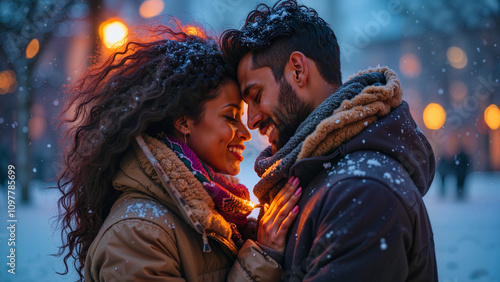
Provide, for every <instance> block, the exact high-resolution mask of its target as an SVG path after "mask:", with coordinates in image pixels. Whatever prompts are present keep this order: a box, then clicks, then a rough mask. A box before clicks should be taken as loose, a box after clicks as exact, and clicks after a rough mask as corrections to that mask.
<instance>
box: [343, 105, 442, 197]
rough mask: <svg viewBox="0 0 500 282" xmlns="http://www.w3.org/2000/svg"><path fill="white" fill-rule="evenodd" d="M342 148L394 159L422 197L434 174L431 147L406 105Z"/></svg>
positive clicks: (434, 167) (345, 151)
mask: <svg viewBox="0 0 500 282" xmlns="http://www.w3.org/2000/svg"><path fill="white" fill-rule="evenodd" d="M342 147H343V148H341V150H342V149H343V150H344V154H348V153H350V152H354V151H359V150H376V151H379V152H381V153H384V154H386V155H388V156H390V157H392V158H393V159H395V160H397V161H398V162H399V163H400V164H401V165H402V166H403V167H404V168H405V170H406V171H407V172H408V174H409V175H410V177H411V178H412V180H413V182H414V183H415V185H416V186H417V188H418V189H419V191H420V194H421V195H422V196H423V195H425V194H426V193H427V191H428V190H429V188H430V186H431V183H432V180H433V179H434V174H435V171H436V166H435V157H434V152H433V150H432V147H431V145H430V143H429V141H428V140H427V138H426V137H425V135H424V134H423V132H422V131H421V130H420V129H419V128H418V126H417V124H416V122H415V121H414V120H413V117H412V116H411V113H410V109H409V106H408V103H406V102H404V101H403V103H402V104H401V106H399V107H397V108H396V109H394V110H393V111H392V112H391V113H390V114H389V115H387V116H386V117H384V118H382V119H380V120H378V121H376V122H375V123H374V124H371V125H370V126H368V127H367V128H366V129H365V130H363V131H362V132H360V134H358V135H356V136H355V137H354V138H352V139H351V140H350V141H349V142H347V143H345V144H344V145H343V146H342Z"/></svg>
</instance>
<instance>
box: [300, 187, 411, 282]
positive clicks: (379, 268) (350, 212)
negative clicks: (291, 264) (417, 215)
mask: <svg viewBox="0 0 500 282" xmlns="http://www.w3.org/2000/svg"><path fill="white" fill-rule="evenodd" d="M318 195H319V194H318ZM321 197H323V199H322V200H320V202H321V205H320V206H319V207H317V208H318V214H319V216H318V222H317V233H316V238H314V243H313V245H312V248H311V250H310V252H309V255H308V257H307V259H306V260H305V261H304V262H302V265H301V269H300V271H302V275H303V280H304V281H327V280H328V281H329V280H331V279H332V278H333V280H336V281H405V280H406V278H407V275H408V265H409V263H408V259H407V255H406V250H407V249H409V248H410V246H409V244H411V242H412V230H413V227H412V222H411V220H410V218H409V215H408V212H407V210H406V208H405V207H404V205H403V204H402V203H401V201H400V200H399V199H398V196H397V195H396V194H395V193H393V192H392V191H391V190H390V189H389V187H387V186H385V185H384V184H382V183H380V182H378V181H377V180H373V179H364V180H363V181H361V180H360V179H347V180H344V181H342V182H341V183H340V184H339V183H337V184H336V185H334V186H333V187H330V189H328V190H327V192H326V194H324V195H321ZM294 271H297V269H294ZM302 275H301V276H302Z"/></svg>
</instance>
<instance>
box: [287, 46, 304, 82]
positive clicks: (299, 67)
mask: <svg viewBox="0 0 500 282" xmlns="http://www.w3.org/2000/svg"><path fill="white" fill-rule="evenodd" d="M288 65H289V71H290V72H291V74H292V76H293V78H292V81H294V82H296V83H297V85H298V86H299V87H304V86H305V85H306V82H307V77H308V75H309V68H308V65H307V57H306V56H305V55H304V54H303V53H302V52H299V51H295V52H293V53H292V54H290V59H289V60H288Z"/></svg>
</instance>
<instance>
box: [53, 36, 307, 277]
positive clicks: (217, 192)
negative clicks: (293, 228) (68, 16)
mask: <svg viewBox="0 0 500 282" xmlns="http://www.w3.org/2000/svg"><path fill="white" fill-rule="evenodd" d="M151 34H153V35H154V36H152V37H150V39H149V40H147V41H146V42H144V41H141V42H139V41H135V40H134V42H130V43H128V44H127V46H126V47H125V50H123V51H122V52H117V53H114V54H113V55H112V56H111V57H110V58H109V59H108V60H107V61H106V62H105V63H104V64H102V65H99V66H98V65H96V66H93V67H91V68H90V70H89V71H88V72H87V73H86V74H85V75H84V76H83V78H82V79H81V80H80V82H79V83H78V84H77V85H76V86H75V87H73V88H71V89H68V90H67V94H68V96H69V101H68V103H67V106H66V108H65V110H64V111H63V113H62V114H61V120H62V122H61V126H67V128H68V129H67V133H66V135H65V140H64V142H63V144H67V147H66V150H65V151H64V155H63V165H64V166H63V167H64V169H63V170H62V173H61V175H60V177H59V182H58V188H59V189H60V191H61V192H62V193H63V196H62V197H61V199H60V200H59V205H60V208H61V210H62V213H61V222H62V227H63V230H62V235H63V236H62V237H63V238H66V240H65V241H64V244H63V246H62V247H61V252H60V254H63V253H65V257H64V262H65V265H66V273H67V270H68V269H67V268H68V265H67V263H68V259H70V258H74V259H75V268H76V269H77V271H78V273H79V274H80V280H83V279H84V278H85V281H112V280H113V281H115V280H118V281H127V280H133V281H157V280H161V281H163V280H175V281H179V280H187V281H198V280H202V281H224V280H238V281H245V280H262V281H265V280H268V281H273V280H274V281H275V280H276V279H279V278H280V276H281V272H282V269H281V267H280V265H279V263H278V261H277V260H279V256H280V253H283V251H284V238H285V235H286V232H287V230H288V227H289V226H290V224H291V222H292V221H293V219H294V218H295V216H296V215H297V213H298V209H297V207H296V206H295V204H296V202H297V200H298V197H299V196H300V192H301V189H300V188H299V189H297V187H298V180H296V179H294V178H292V179H291V180H290V181H289V184H287V187H286V189H283V191H284V192H283V193H282V194H281V195H279V197H277V199H276V201H274V202H273V203H272V204H271V206H270V207H269V208H267V209H266V211H265V214H264V216H263V217H262V218H263V219H262V220H261V222H260V224H261V226H262V228H260V229H259V232H258V236H257V242H258V243H257V242H254V241H252V240H251V239H249V240H246V242H245V241H244V240H245V239H246V238H245V237H248V236H242V235H241V232H240V231H241V230H248V229H249V228H248V226H249V225H250V224H247V223H248V221H247V216H248V214H249V213H250V211H251V210H252V209H253V207H254V206H253V204H252V203H251V202H250V201H249V194H248V190H247V189H246V188H245V186H243V185H241V184H237V183H233V182H231V181H230V180H231V179H233V178H231V177H225V176H224V175H225V174H229V175H236V174H237V173H238V172H239V164H240V162H241V161H242V160H243V157H242V155H241V153H242V151H243V149H244V145H243V143H244V142H245V141H248V140H249V139H250V138H251V136H250V133H249V132H248V130H247V129H246V128H245V126H244V125H243V123H242V121H241V117H242V111H243V102H242V99H241V98H240V94H239V91H238V86H237V85H236V83H235V80H234V75H233V74H232V73H231V72H230V70H229V68H228V67H227V65H226V64H225V63H224V61H223V59H222V54H221V53H220V51H219V50H218V48H217V46H216V45H215V44H214V43H213V41H212V40H211V39H207V38H205V36H203V35H202V36H193V35H187V34H185V33H183V32H174V31H172V30H170V29H169V28H167V27H163V26H160V27H157V28H156V29H155V30H153V31H151ZM152 38H153V39H152ZM68 115H69V117H68ZM249 237H251V236H249ZM273 257H274V258H273ZM179 278H182V279H179Z"/></svg>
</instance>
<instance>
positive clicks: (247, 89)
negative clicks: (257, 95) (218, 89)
mask: <svg viewBox="0 0 500 282" xmlns="http://www.w3.org/2000/svg"><path fill="white" fill-rule="evenodd" d="M256 84H257V83H252V84H248V85H247V86H246V87H245V89H244V90H243V92H242V93H241V96H242V97H243V99H245V98H247V97H248V95H249V94H248V92H250V89H251V88H252V87H254V86H255V85H256Z"/></svg>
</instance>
